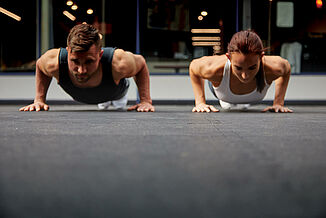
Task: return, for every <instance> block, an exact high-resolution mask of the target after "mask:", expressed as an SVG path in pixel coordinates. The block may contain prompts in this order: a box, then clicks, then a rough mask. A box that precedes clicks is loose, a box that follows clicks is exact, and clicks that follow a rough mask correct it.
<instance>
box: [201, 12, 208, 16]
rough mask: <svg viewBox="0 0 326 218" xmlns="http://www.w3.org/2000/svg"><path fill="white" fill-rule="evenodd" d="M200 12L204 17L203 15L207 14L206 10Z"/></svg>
mask: <svg viewBox="0 0 326 218" xmlns="http://www.w3.org/2000/svg"><path fill="white" fill-rule="evenodd" d="M200 14H201V15H202V16H204V17H205V16H207V14H208V13H207V11H202V12H201V13H200Z"/></svg>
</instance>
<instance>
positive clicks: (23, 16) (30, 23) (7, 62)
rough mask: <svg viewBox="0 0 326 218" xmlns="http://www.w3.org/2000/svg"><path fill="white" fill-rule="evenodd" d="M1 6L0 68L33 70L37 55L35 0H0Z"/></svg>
mask: <svg viewBox="0 0 326 218" xmlns="http://www.w3.org/2000/svg"><path fill="white" fill-rule="evenodd" d="M0 7H1V12H0V23H1V35H0V71H1V72H8V73H9V72H19V71H34V69H35V59H36V54H37V44H36V43H37V42H36V41H37V40H36V26H37V25H36V24H37V16H36V14H37V7H36V1H35V0H34V1H33V0H31V1H25V0H16V1H10V0H3V1H1V3H0ZM12 14H14V15H12ZM15 15H16V16H17V17H16V16H15Z"/></svg>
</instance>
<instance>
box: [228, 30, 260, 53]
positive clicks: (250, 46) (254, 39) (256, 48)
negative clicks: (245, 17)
mask: <svg viewBox="0 0 326 218" xmlns="http://www.w3.org/2000/svg"><path fill="white" fill-rule="evenodd" d="M233 52H237V53H242V54H244V55H247V54H257V55H262V54H263V53H264V47H263V42H262V41H261V39H260V37H259V36H258V35H257V34H256V33H255V32H253V31H250V30H243V31H240V32H237V33H235V34H234V35H233V36H232V38H231V41H230V43H229V45H228V53H229V54H232V53H233Z"/></svg>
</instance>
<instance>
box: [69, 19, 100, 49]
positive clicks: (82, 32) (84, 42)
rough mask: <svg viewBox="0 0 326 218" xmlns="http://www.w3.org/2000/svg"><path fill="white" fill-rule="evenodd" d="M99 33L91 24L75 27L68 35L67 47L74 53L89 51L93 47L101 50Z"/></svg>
mask: <svg viewBox="0 0 326 218" xmlns="http://www.w3.org/2000/svg"><path fill="white" fill-rule="evenodd" d="M101 44H102V43H101V37H100V33H99V31H98V30H97V29H96V28H95V27H93V26H92V25H90V24H78V25H76V26H74V27H73V28H72V29H71V30H70V33H69V35H68V38H67V46H68V47H69V48H71V51H72V52H85V51H88V50H89V48H90V47H91V46H92V45H95V46H96V48H98V49H100V48H101Z"/></svg>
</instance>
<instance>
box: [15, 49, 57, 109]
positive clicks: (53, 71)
mask: <svg viewBox="0 0 326 218" xmlns="http://www.w3.org/2000/svg"><path fill="white" fill-rule="evenodd" d="M58 55H59V49H52V50H49V51H47V52H46V53H45V54H44V55H42V56H41V57H40V58H39V59H38V60H37V62H36V69H35V87H36V93H35V98H34V103H32V104H30V105H27V106H25V107H22V108H20V109H19V110H20V111H40V110H46V111H47V110H49V106H48V105H47V104H46V103H45V102H46V94H47V91H48V88H49V86H50V83H51V80H52V77H56V78H57V79H58V72H59V63H58Z"/></svg>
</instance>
